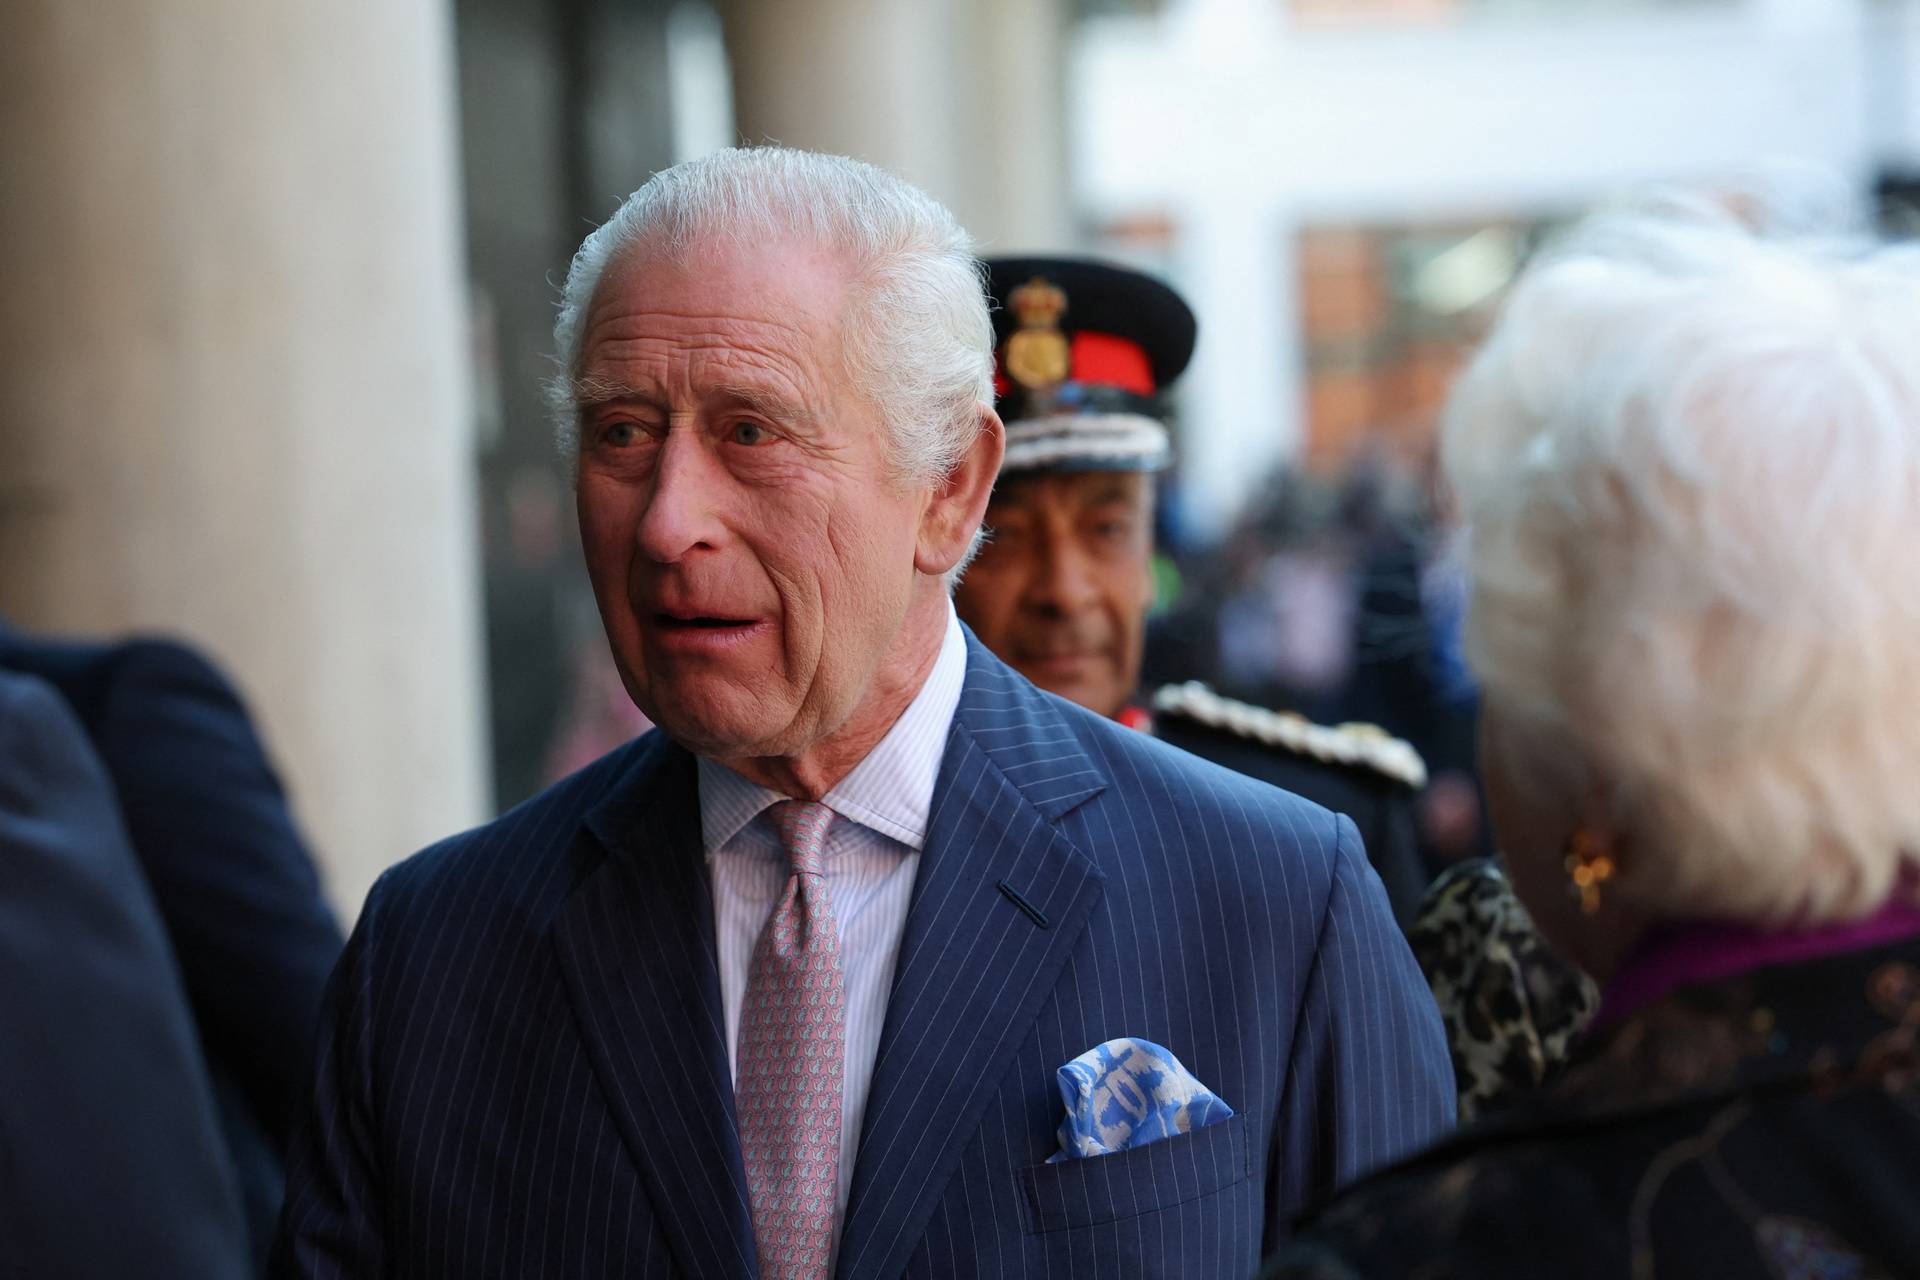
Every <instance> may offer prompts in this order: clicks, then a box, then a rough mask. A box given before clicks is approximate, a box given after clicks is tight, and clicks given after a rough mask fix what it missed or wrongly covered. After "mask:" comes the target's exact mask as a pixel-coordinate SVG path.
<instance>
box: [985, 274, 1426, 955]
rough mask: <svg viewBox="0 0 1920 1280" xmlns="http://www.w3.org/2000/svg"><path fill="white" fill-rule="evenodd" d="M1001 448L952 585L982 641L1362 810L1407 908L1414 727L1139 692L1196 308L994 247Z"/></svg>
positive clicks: (1374, 858) (1145, 280)
mask: <svg viewBox="0 0 1920 1280" xmlns="http://www.w3.org/2000/svg"><path fill="white" fill-rule="evenodd" d="M986 266H987V273H988V288H989V294H990V297H991V298H992V299H993V300H994V302H995V304H996V305H995V309H994V313H993V314H994V342H995V351H996V367H995V372H994V385H995V390H996V393H997V397H998V399H997V405H998V409H999V412H1000V415H1001V417H1002V419H1003V420H1004V421H1005V423H1006V427H1007V451H1006V457H1005V459H1004V460H1003V461H1002V463H1001V466H1000V477H999V480H998V482H997V483H996V484H995V486H994V492H993V497H992V500H991V501H990V503H989V504H988V507H987V529H988V539H987V542H986V544H985V545H984V546H983V547H982V548H981V551H980V554H979V556H978V557H977V558H976V559H975V560H974V562H973V563H972V564H971V565H970V566H969V567H968V569H967V571H966V574H965V576H964V577H962V579H961V581H960V586H959V588H958V590H957V591H956V592H955V595H954V603H955V605H956V606H957V607H958V609H959V612H960V617H961V620H962V621H964V622H965V623H967V625H968V626H970V627H972V628H973V630H974V634H976V635H977V636H979V637H980V641H981V643H983V644H985V645H986V646H987V648H989V649H991V650H993V651H994V653H995V654H997V655H998V656H999V657H1001V658H1002V659H1003V660H1005V661H1006V662H1007V663H1009V664H1010V665H1011V666H1012V667H1013V668H1014V669H1015V670H1017V671H1018V672H1020V674H1021V675H1024V676H1026V677H1027V678H1028V679H1029V680H1031V681H1033V682H1034V683H1035V684H1037V685H1039V686H1040V687H1041V688H1042V689H1045V690H1047V691H1048V692H1050V693H1057V694H1059V695H1060V696H1061V697H1064V698H1068V699H1071V700H1072V701H1074V702H1077V703H1079V704H1080V705H1081V706H1083V707H1086V708H1087V709H1088V710H1090V711H1094V712H1097V713H1099V714H1100V715H1103V716H1107V717H1110V718H1112V719H1116V720H1119V721H1121V722H1122V723H1124V724H1128V725H1131V726H1133V727H1135V728H1139V729H1144V730H1146V731H1148V732H1150V733H1152V734H1154V735H1155V736H1156V737H1159V738H1161V739H1163V740H1164V741H1167V742H1170V743H1172V744H1173V745H1174V746H1177V747H1180V748H1182V749H1183V750H1186V751H1190V752H1192V753H1193V754H1195V755H1197V756H1200V757H1201V758H1202V759H1206V760H1211V761H1213V762H1214V763H1215V764H1220V765H1224V766H1226V767H1227V768H1229V769H1232V770H1234V771H1235V772H1237V773H1243V774H1246V775H1248V776H1250V777H1254V778H1258V779H1260V780H1261V781H1263V782H1268V783H1271V784H1273V785H1274V786H1277V787H1280V788H1282V789H1283V790H1287V791H1292V792H1294V793H1296V794H1298V795H1302V796H1305V797H1306V798H1307V799H1309V800H1312V801H1314V802H1315V803H1316V804H1320V805H1324V806H1326V807H1327V808H1329V809H1332V810H1333V811H1334V812H1336V813H1342V814H1345V815H1346V816H1348V817H1350V818H1352V819H1353V821H1354V823H1355V824H1356V825H1357V826H1358V827H1359V829H1360V835H1361V838H1362V840H1363V841H1364V843H1365V845H1366V850H1367V856H1368V858H1369V859H1370V860H1371V862H1372V864H1373V867H1374V869H1375V871H1376V872H1378V873H1379V875H1380V878H1381V880H1382V882H1383V883H1384V884H1385V886H1386V889H1387V896H1388V899H1389V901H1390V902H1391V903H1392V904H1393V907H1394V913H1395V916H1396V917H1397V918H1399V919H1401V920H1402V921H1405V920H1406V919H1408V918H1409V917H1410V915H1411V913H1412V911H1413V909H1414V908H1415V907H1416V906H1417V905H1418V903H1419V901H1420V895H1421V893H1422V892H1423V891H1424V890H1425V888H1426V883H1427V877H1426V875H1425V872H1424V869H1423V867H1422V865H1421V861H1420V853H1419V848H1418V845H1417V840H1416V832H1415V826H1414V813H1413V798H1414V795H1415V793H1416V791H1417V789H1418V788H1419V787H1420V785H1421V783H1422V782H1423V781H1424V780H1425V773H1424V769H1423V768H1422V766H1421V762H1420V757H1419V756H1418V754H1417V753H1415V752H1414V750H1413V748H1412V747H1410V746H1408V745H1407V744H1406V743H1404V742H1401V741H1398V740H1396V739H1393V738H1390V737H1389V736H1388V735H1387V734H1385V733H1384V732H1382V731H1379V730H1376V729H1374V728H1372V727H1371V726H1366V725H1343V726H1341V727H1339V728H1328V727H1324V726H1321V725H1316V724H1312V723H1309V722H1308V721H1307V720H1305V719H1304V718H1302V717H1300V716H1298V715H1291V714H1286V713H1282V712H1275V711H1271V710H1268V709H1267V708H1265V707H1258V706H1252V705H1249V704H1247V703H1244V702H1237V701H1234V700H1232V699H1228V698H1223V697H1220V696H1219V695H1217V694H1215V693H1214V692H1212V691H1211V690H1209V689H1207V688H1205V687H1204V685H1202V684H1199V683H1190V682H1187V681H1180V682H1178V683H1172V684H1169V685H1167V686H1166V687H1163V688H1161V689H1159V690H1157V691H1155V692H1153V693H1151V694H1149V695H1146V696H1144V697H1143V696H1142V690H1141V689H1140V670H1141V661H1142V656H1143V650H1144V642H1145V636H1146V628H1147V613H1148V610H1149V609H1150V608H1151V606H1152V604H1153V596H1154V572H1153V529H1154V489H1153V478H1154V475H1155V473H1156V472H1158V471H1160V470H1161V469H1162V468H1163V467H1165V466H1166V465H1167V464H1168V461H1169V459H1170V455H1171V453H1172V448H1171V437H1170V434H1169V432H1168V429H1167V425H1166V421H1165V419H1166V409H1165V407H1164V403H1163V400H1162V397H1163V396H1164V394H1165V393H1166V391H1167V390H1168V388H1169V387H1170V386H1171V384H1172V382H1173V381H1174V379H1176V378H1177V377H1179V375H1180V373H1181V371H1182V370H1183V369H1185V368H1186V365H1187V360H1188V358H1189V357H1190V356H1191V355H1192V353H1193V346H1194V339H1195V335H1196V325H1195V322H1194V317H1193V312H1192V311H1191V310H1190V309H1189V308H1188V307H1187V305H1186V303H1185V302H1184V301H1183V300H1182V299H1181V298H1180V296H1179V295H1178V294H1176V293H1175V292H1174V291H1173V290H1172V289H1170V288H1168V287H1167V286H1166V285H1165V284H1163V283H1161V282H1160V281H1158V280H1156V279H1154V278H1152V277H1151V276H1148V275H1145V274H1143V273H1141V272H1138V271H1133V270H1130V269H1128V268H1125V267H1121V266H1118V265H1114V264H1110V263H1105V262H1098V261H1093V260H1090V259H1083V258H1060V257H1020V258H993V259H989V260H988V261H987V264H986Z"/></svg>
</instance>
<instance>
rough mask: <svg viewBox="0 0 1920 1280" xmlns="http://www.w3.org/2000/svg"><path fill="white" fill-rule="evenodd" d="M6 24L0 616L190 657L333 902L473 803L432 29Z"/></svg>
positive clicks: (417, 18) (467, 482) (324, 14)
mask: <svg viewBox="0 0 1920 1280" xmlns="http://www.w3.org/2000/svg"><path fill="white" fill-rule="evenodd" d="M9 16H10V22H9V24H8V26H9V33H8V38H7V39H5V40H3V41H0V161H3V162H4V167H5V173H6V175H7V176H6V183H7V193H6V197H5V199H4V200H0V280H3V281H5V288H4V290H0V458H3V459H4V460H5V461H4V465H3V466H0V612H4V613H5V614H7V615H9V616H11V617H12V618H13V619H14V620H15V621H17V622H20V623H23V624H26V625H29V626H34V627H43V628H57V629H63V630H80V631H89V632H105V631H119V630H123V629H127V628H141V629H159V630H164V631H169V632H174V633H178V634H183V635H185V636H188V637H190V638H192V639H194V640H197V641H199V642H201V643H202V644H203V645H205V646H206V647H208V648H209V649H211V650H212V651H213V652H214V653H215V654H216V655H217V656H218V657H219V658H220V659H221V660H223V661H224V662H225V663H226V664H227V665H228V666H229V667H230V669H231V670H232V671H233V673H234V674H235V676H236V677H237V678H238V680H239V681H240V683H241V684H242V686H243V687H244V689H245V691H246V693H247V694H248V695H249V697H250V699H251V701H252V703H253V705H254V707H255V709H256V711H257V713H258V718H259V719H260V721H261V722H262V728H263V730H264V732H265V734H266V736H267V738H268V740H269V744H270V746H271V747H272V749H273V750H274V752H275V754H276V756H277V758H278V760H279V763H280V764H281V765H282V768H283V772H284V774H285V775H286V777H287V779H288V781H289V783H290V785H291V787H292V789H293V791H294V796H295V801H296V808H297V809H298V811H299V814H300V817H301V819H302V820H303V822H304V824H305V826H306V828H307V830H308V832H309V834H310V835H311V837H312V838H313V840H314V843H315V845H316V848H317V850H318V852H319V853H320V855H321V857H322V861H323V864H324V866H325V869H326V872H327V874H328V877H329V881H330V886H331V888H332V890H333V892H334V895H335V898H336V901H337V902H338V904H339V905H340V906H341V907H342V908H343V909H344V910H347V911H348V912H351V910H352V909H354V908H357V906H358V904H359V902H360V899H361V897H362V896H363V894H364V892H365V889H366V886H367V885H368V884H369V883H370V881H371V879H372V878H373V876H374V875H375V874H377V873H378V871H379V869H380V868H382V867H383V866H385V865H386V864H387V863H389V862H391V861H392V860H394V859H396V858H398V857H400V856H402V855H404V854H406V853H408V852H410V851H411V850H412V849H413V848H415V847H417V846H418V845H420V844H422V843H424V842H426V841H428V840H431V839H433V838H436V837H438V836H440V835H443V834H446V833H447V832H449V831H451V830H452V829H454V828H455V827H457V826H460V825H463V824H466V823H470V822H472V821H474V820H476V819H478V818H480V817H481V816H483V810H484V807H485V798H484V795H483V786H482V782H481V778H482V773H481V767H480V766H481V760H482V756H483V750H484V743H483V730H484V726H483V724H482V722H481V714H480V710H479V706H480V703H479V698H478V690H479V661H480V655H479V652H478V629H477V621H476V618H477V610H476V599H475V591H476V587H475V571H474V559H475V534H474V530H473V528H472V510H471V508H472V480H471V472H472V463H471V458H470V450H469V444H468V439H467V436H468V418H469V413H468V390H469V372H468V354H467V350H466V347H465V336H464V334H465V323H464V306H465V303H464V284H463V279H462V275H461V271H460V248H459V226H458V213H457V205H456V182H455V171H454V160H453V156H454V148H453V117H452V87H451V86H452V71H451V54H452V35H451V30H450V16H449V13H448V12H447V9H446V7H445V6H444V5H443V4H441V3H437V2H436V0H328V2H327V3H325V4H317V5H299V4H278V3H267V4H262V3H258V0H179V2H178V3H171V4H168V3H157V2H154V0H145V2H129V0H22V2H21V3H18V4H15V5H14V6H12V7H11V9H10V13H9Z"/></svg>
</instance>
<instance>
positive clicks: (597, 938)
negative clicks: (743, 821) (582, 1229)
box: [553, 735, 754, 1280]
mask: <svg viewBox="0 0 1920 1280" xmlns="http://www.w3.org/2000/svg"><path fill="white" fill-rule="evenodd" d="M611 794H612V798H611V799H609V800H607V801H605V802H603V803H602V804H600V805H599V806H598V807H597V808H595V809H593V810H592V811H590V812H589V813H588V814H587V816H586V819H585V821H586V826H587V829H588V830H589V831H590V832H591V833H592V834H593V836H594V838H596V839H597V840H598V841H599V842H600V843H601V844H602V845H603V846H604V847H605V848H606V850H607V853H608V856H607V857H606V858H605V859H604V860H602V861H601V863H600V864H599V866H598V867H596V868H595V869H594V870H593V871H592V872H590V873H589V874H588V875H587V877H586V878H585V879H584V880H583V881H582V882H581V883H580V884H579V885H578V886H577V887H576V888H575V889H574V891H573V893H572V894H571V895H570V896H569V897H568V899H567V901H566V904H565V905H564V906H563V907H562V909H561V911H560V914H559V916H558V917H557V918H556V920H555V922H554V926H553V937H554V944H555V947H556V948H557V950H558V953H559V960H560V967H561V969H562V971H563V972H564V973H565V975H566V987H567V994H568V997H569V998H570V999H571V1001H572V1003H573V1007H574V1012H575V1014H576V1016H577V1018H578V1021H579V1024H580V1028H581V1031H582V1034H583V1035H584V1037H585V1040H586V1044H587V1050H588V1056H589V1058H590V1060H591V1061H592V1063H593V1068H594V1072H595V1074H596V1075H597V1076H598V1077H599V1080H600V1083H601V1086H602V1088H603V1089H604V1091H605V1093H606V1096H607V1098H608V1100H609V1102H610V1103H611V1105H612V1107H613V1112H614V1115H615V1118H616V1119H617V1121H618V1123H619V1125H620V1131H621V1135H622V1136H623V1138H624V1139H625V1140H626V1143H627V1146H628V1148H629V1150H630V1151H631V1152H632V1154H633V1158H634V1160H635V1162H636V1163H637V1164H638V1165H639V1168H640V1172H641V1175H642V1177H643V1178H644V1179H645V1181H646V1184H647V1187H648V1190H649V1192H650V1193H651V1195H652V1197H653V1203H654V1220H655V1221H656V1222H657V1223H658V1224H659V1226H660V1229H661V1231H663V1232H664V1233H665V1234H666V1236H667V1239H668V1243H669V1247H670V1248H671V1249H672V1251H673V1256H674V1259H675V1261H676V1262H677V1263H678V1264H679V1267H680V1269H681V1270H682V1271H684V1272H685V1273H686V1274H687V1275H689V1276H694V1277H702V1278H715V1280H717V1278H718V1277H724V1276H734V1277H738V1276H751V1275H752V1274H753V1273H754V1263H753V1252H754V1250H753V1218H752V1212H751V1209H750V1208H749V1205H748V1200H747V1192H746V1185H747V1184H746V1176H745V1174H744V1172H743V1171H742V1168H741V1163H740V1148H739V1141H738V1139H737V1138H736V1136H735V1128H734V1115H733V1082H732V1078H731V1075H730V1073H729V1071H728V1067H727V1054H726V1045H725V1038H726V1037H725V1031H724V1024H723V1022H722V1014H721V1005H720V982H719V975H718V970H717V967H716V963H715V960H714V942H713V908H712V905H711V898H710V896H709V890H708V887H707V877H706V868H705V865H704V860H703V856H702V849H701V841H700V820H699V805H698V775H697V773H696V772H695V769H694V764H693V757H692V756H690V755H688V754H687V753H686V752H685V751H683V750H681V749H680V748H679V747H677V746H675V745H673V744H672V743H671V742H669V741H667V739H666V737H665V735H657V736H656V738H655V741H654V742H653V744H652V746H651V749H650V750H649V751H647V752H646V754H645V755H644V756H643V757H642V758H641V760H640V761H639V763H638V764H636V766H635V768H634V770H633V772H632V773H631V774H629V775H628V777H627V779H626V780H624V781H623V782H622V783H621V784H620V785H619V786H617V787H616V788H615V789H614V790H613V792H612V793H611Z"/></svg>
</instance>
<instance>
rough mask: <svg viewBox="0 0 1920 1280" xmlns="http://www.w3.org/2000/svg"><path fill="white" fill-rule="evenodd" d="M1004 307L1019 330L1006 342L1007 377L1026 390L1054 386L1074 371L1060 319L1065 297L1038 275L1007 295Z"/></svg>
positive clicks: (1063, 292)
mask: <svg viewBox="0 0 1920 1280" xmlns="http://www.w3.org/2000/svg"><path fill="white" fill-rule="evenodd" d="M1007 305H1008V306H1009V307H1010V308H1012V310H1013V314H1014V315H1015V316H1016V317H1017V318H1018V319H1019V321H1020V327H1019V328H1018V329H1016V330H1014V332H1013V335H1012V336H1011V337H1009V338H1008V339H1007V348H1006V352H1005V356H1004V359H1003V363H1004V364H1005V366H1006V370H1007V376H1008V377H1009V378H1012V379H1013V380H1014V381H1015V382H1017V383H1019V384H1020V385H1021V386H1023V387H1025V388H1027V390H1029V391H1042V390H1045V389H1047V388H1048V387H1057V386H1059V385H1060V384H1061V383H1062V382H1065V381H1066V380H1067V375H1068V374H1069V373H1071V372H1072V371H1073V359H1072V355H1071V353H1070V351H1069V349H1068V347H1067V338H1066V335H1065V334H1063V333H1061V332H1060V317H1061V316H1062V315H1064V314H1065V313H1066V310H1067V294H1066V291H1065V290H1064V289H1062V288H1060V286H1058V285H1056V284H1054V283H1052V282H1051V281H1049V280H1046V279H1044V278H1042V277H1040V276H1035V277H1034V278H1033V279H1031V280H1029V281H1027V283H1025V284H1023V285H1021V286H1020V287H1019V288H1018V289H1015V290H1014V291H1013V292H1012V293H1010V294H1008V295H1007Z"/></svg>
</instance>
